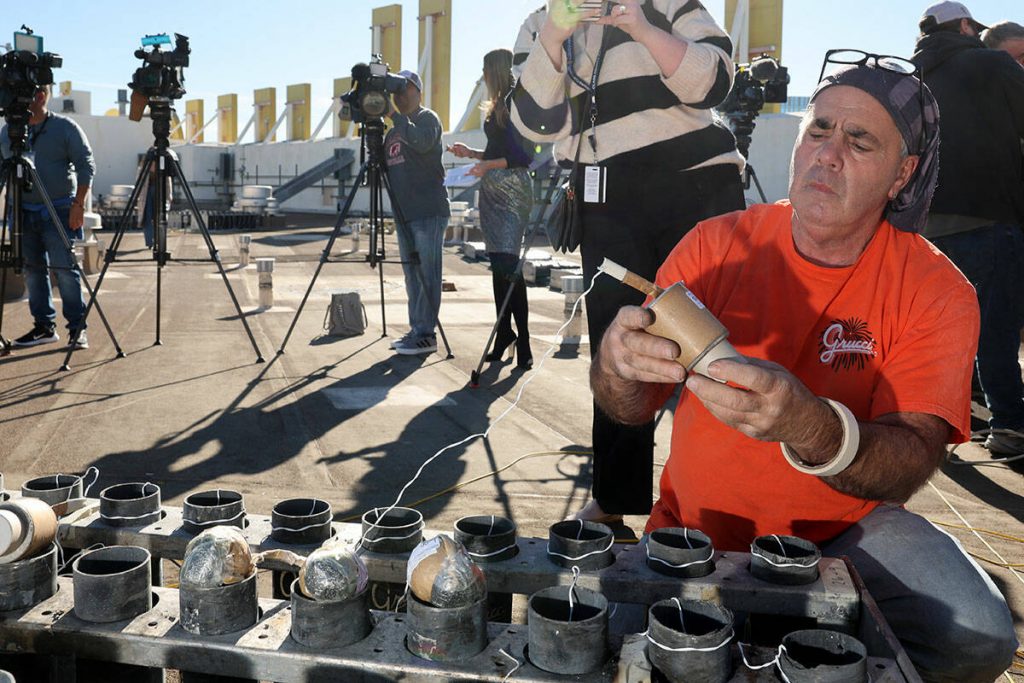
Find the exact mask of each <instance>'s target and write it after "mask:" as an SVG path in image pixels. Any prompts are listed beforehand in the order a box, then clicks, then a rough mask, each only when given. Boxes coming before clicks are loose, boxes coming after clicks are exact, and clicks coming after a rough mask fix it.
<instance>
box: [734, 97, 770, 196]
mask: <svg viewBox="0 0 1024 683" xmlns="http://www.w3.org/2000/svg"><path fill="white" fill-rule="evenodd" d="M760 113H761V110H760V109H755V110H753V111H750V110H743V111H739V112H727V113H726V118H727V119H728V120H729V127H730V128H731V129H732V133H733V135H735V136H736V150H737V151H738V152H739V153H740V154H741V155H742V156H743V159H744V161H747V160H748V159H749V158H750V143H751V142H753V140H752V139H751V136H752V135H753V133H754V127H755V126H756V125H757V124H755V123H754V119H756V118H757V116H758V114H760ZM742 181H743V189H744V190H749V189H750V182H751V181H753V182H754V186H755V187H756V188H757V194H758V196H760V197H761V203H762V204H766V203H768V198H767V197H765V194H764V190H763V189H762V188H761V181H760V180H758V178H757V171H755V170H754V166H753V164H751V163H750V162H749V161H747V163H746V165H744V167H743V177H742Z"/></svg>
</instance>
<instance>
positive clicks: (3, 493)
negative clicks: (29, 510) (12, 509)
mask: <svg viewBox="0 0 1024 683" xmlns="http://www.w3.org/2000/svg"><path fill="white" fill-rule="evenodd" d="M10 499H11V494H9V493H7V489H5V488H4V473H3V472H0V503H5V502H7V501H8V500H10ZM0 673H7V672H6V671H4V672H0ZM8 675H10V674H8ZM0 683H3V679H2V678H0Z"/></svg>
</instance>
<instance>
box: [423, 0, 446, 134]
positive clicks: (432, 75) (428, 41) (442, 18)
mask: <svg viewBox="0 0 1024 683" xmlns="http://www.w3.org/2000/svg"><path fill="white" fill-rule="evenodd" d="M418 19H419V40H420V42H419V45H420V58H421V60H422V57H423V53H424V51H425V50H426V48H427V46H428V45H429V46H430V61H429V64H426V65H425V66H426V69H424V68H423V67H424V64H423V63H422V62H421V63H420V65H419V70H420V71H421V72H422V71H426V70H427V69H429V74H424V73H420V78H421V79H422V80H423V87H424V88H428V89H429V90H430V96H429V97H427V93H424V94H423V95H424V96H423V101H424V104H425V105H426V106H428V107H430V108H431V109H433V110H434V111H435V112H437V115H438V117H439V118H440V119H441V127H442V129H443V130H448V129H449V128H450V127H451V122H450V121H449V118H450V117H449V114H450V111H449V110H450V105H451V86H452V0H420V15H419V17H418ZM428 31H429V34H428Z"/></svg>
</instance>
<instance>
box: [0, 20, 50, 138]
mask: <svg viewBox="0 0 1024 683" xmlns="http://www.w3.org/2000/svg"><path fill="white" fill-rule="evenodd" d="M21 28H22V30H23V31H24V33H21V32H15V34H14V49H13V50H11V51H10V52H7V53H6V54H4V55H0V116H4V117H5V118H7V119H8V122H9V123H22V124H24V123H26V122H27V121H28V117H29V114H28V107H29V105H30V104H32V98H33V97H34V96H35V94H36V91H37V90H38V89H39V88H40V87H42V86H47V85H53V69H55V68H60V66H61V65H62V64H63V61H64V60H63V59H61V56H60V55H57V54H54V53H52V52H43V38H42V36H37V35H34V34H33V33H32V29H30V28H29V27H27V26H22V27H21ZM12 117H13V118H14V119H15V121H14V122H12V121H11V118H12ZM20 119H24V120H23V121H21V120H20Z"/></svg>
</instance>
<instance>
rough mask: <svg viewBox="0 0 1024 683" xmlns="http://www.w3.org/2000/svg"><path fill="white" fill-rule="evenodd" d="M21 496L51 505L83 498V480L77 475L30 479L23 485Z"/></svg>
mask: <svg viewBox="0 0 1024 683" xmlns="http://www.w3.org/2000/svg"><path fill="white" fill-rule="evenodd" d="M21 495H23V496H28V497H29V498H38V499H40V500H45V501H46V502H47V503H49V504H50V505H57V504H58V503H64V502H67V501H69V500H71V499H73V498H81V497H82V478H81V477H80V476H78V475H77V474H54V475H50V476H48V477H36V478H35V479H29V480H28V481H26V482H25V483H24V484H22V485H21Z"/></svg>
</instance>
